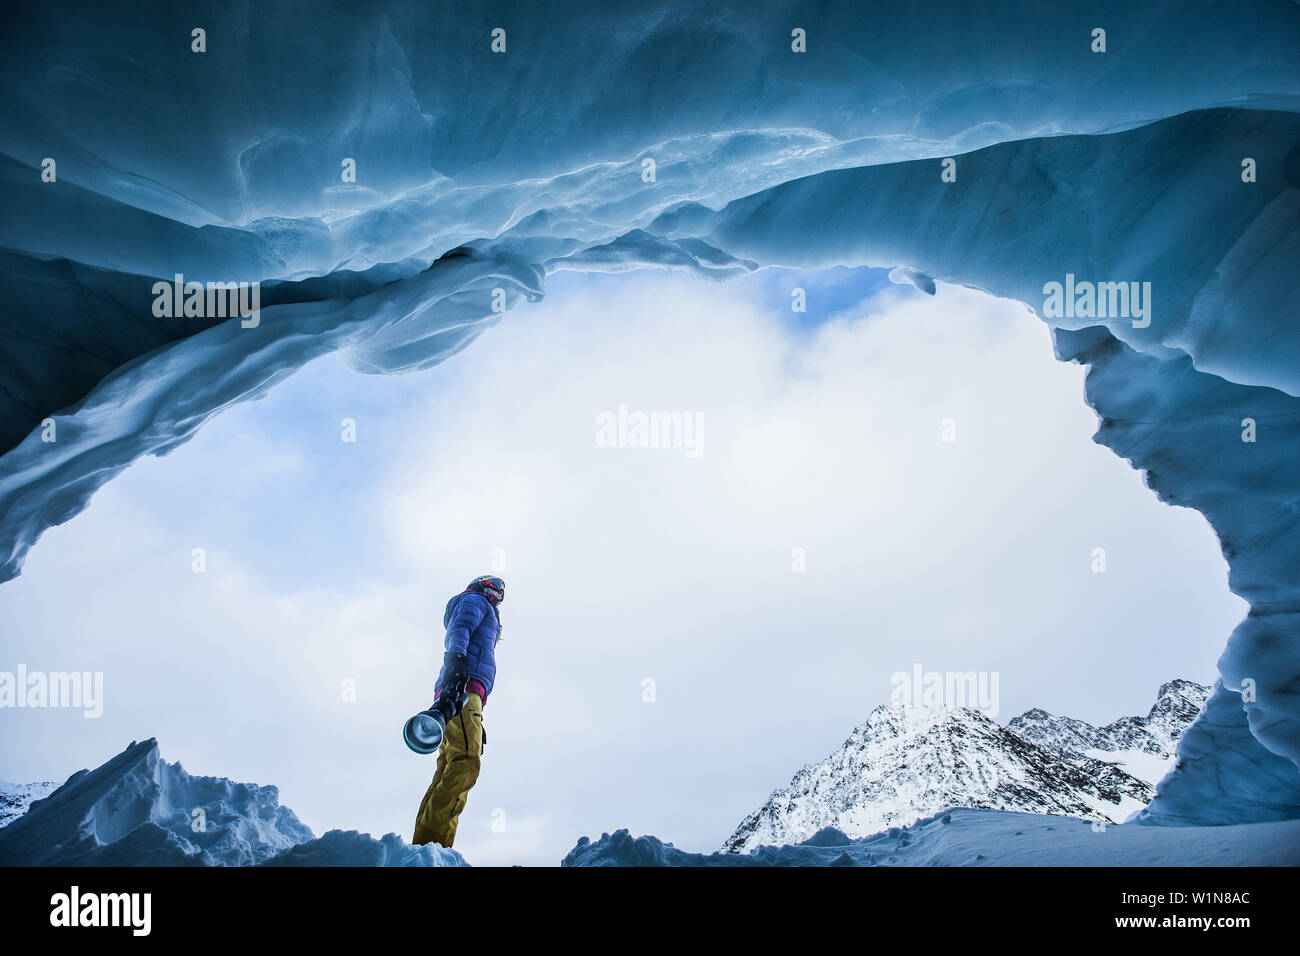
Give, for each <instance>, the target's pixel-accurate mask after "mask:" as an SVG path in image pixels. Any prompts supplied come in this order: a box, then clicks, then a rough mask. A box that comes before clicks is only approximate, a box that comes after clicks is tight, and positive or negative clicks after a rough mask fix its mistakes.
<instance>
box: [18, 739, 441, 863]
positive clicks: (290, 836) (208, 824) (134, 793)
mask: <svg viewBox="0 0 1300 956" xmlns="http://www.w3.org/2000/svg"><path fill="white" fill-rule="evenodd" d="M272 862H274V863H277V864H279V865H288V866H293V865H313V866H325V865H335V866H343V865H346V866H458V865H465V861H464V859H463V858H462V857H461V856H460V854H459V853H456V852H455V851H454V850H444V849H442V848H441V847H435V846H427V847H410V846H406V845H405V844H404V843H402V841H401V840H400V838H398V837H397V836H396V835H395V834H389V835H388V836H386V837H384V838H383V839H382V840H376V839H374V838H373V837H370V836H367V835H365V834H360V833H355V832H349V833H344V832H343V831H337V830H335V831H331V832H329V833H327V834H325V836H323V837H320V838H319V839H317V838H316V837H315V835H314V834H313V833H312V831H311V830H310V829H309V828H308V827H306V826H305V825H304V824H303V823H302V822H301V821H300V820H299V819H298V818H297V817H296V816H295V815H294V813H293V811H292V810H290V809H289V808H288V807H282V806H280V803H279V792H278V791H277V790H276V788H275V787H272V786H266V787H259V786H257V785H256V784H249V783H235V782H234V781H232V780H227V779H226V778H224V777H196V776H192V775H190V774H188V773H186V772H185V770H184V768H182V767H181V766H180V764H172V763H167V762H166V761H164V760H163V759H162V757H161V756H160V754H159V750H158V742H157V741H156V740H153V739H150V740H146V741H144V742H142V743H134V742H133V743H132V744H131V745H130V746H129V747H127V748H126V749H125V750H124V751H122V753H120V754H118V755H117V756H116V757H114V758H113V759H111V760H109V761H108V762H107V763H105V764H104V765H103V766H101V767H99V768H98V769H96V770H80V771H78V772H77V773H75V774H73V775H72V776H71V777H69V778H68V780H67V782H66V783H64V784H63V785H62V786H61V787H59V788H57V789H56V790H54V791H53V792H52V793H50V795H49V796H48V797H45V798H44V799H40V800H36V801H34V802H33V803H32V804H31V805H30V807H29V808H28V810H27V812H26V813H25V814H24V815H23V816H21V817H19V818H18V819H16V820H14V821H13V822H12V823H10V824H9V825H8V826H6V827H5V828H4V829H3V830H0V866H252V865H258V864H265V863H272Z"/></svg>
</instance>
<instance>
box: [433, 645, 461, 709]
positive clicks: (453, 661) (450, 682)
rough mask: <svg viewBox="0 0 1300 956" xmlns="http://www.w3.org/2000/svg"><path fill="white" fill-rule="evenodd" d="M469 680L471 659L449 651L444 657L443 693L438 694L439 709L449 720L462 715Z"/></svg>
mask: <svg viewBox="0 0 1300 956" xmlns="http://www.w3.org/2000/svg"><path fill="white" fill-rule="evenodd" d="M467 680H469V658H468V657H466V656H465V655H464V654H457V653H455V652H454V651H448V652H447V653H445V654H443V655H442V691H441V692H440V693H439V694H438V709H439V710H441V711H442V712H443V713H444V714H445V715H446V716H447V718H448V719H451V718H452V717H454V716H456V714H458V713H460V699H461V698H462V697H463V696H465V682H466V681H467Z"/></svg>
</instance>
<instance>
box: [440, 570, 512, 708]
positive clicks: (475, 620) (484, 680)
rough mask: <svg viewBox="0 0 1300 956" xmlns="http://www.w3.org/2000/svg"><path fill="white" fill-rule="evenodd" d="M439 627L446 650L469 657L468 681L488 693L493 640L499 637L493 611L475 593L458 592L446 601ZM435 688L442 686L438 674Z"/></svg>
mask: <svg viewBox="0 0 1300 956" xmlns="http://www.w3.org/2000/svg"><path fill="white" fill-rule="evenodd" d="M442 626H443V627H445V628H446V629H447V640H446V643H445V645H444V646H445V647H446V649H447V650H449V651H453V652H455V653H457V654H464V655H465V656H466V657H467V658H469V679H470V680H476V681H478V682H479V683H480V684H482V685H483V689H484V691H486V692H487V693H489V694H490V693H492V682H493V681H495V680H496V676H497V655H496V650H497V638H498V637H500V636H501V618H500V617H499V616H498V615H497V609H496V608H494V607H493V606H492V604H491V602H490V601H488V599H487V598H485V597H484V596H483V595H481V594H479V593H478V592H477V591H462V592H461V593H460V594H457V595H456V596H455V597H453V598H452V599H451V600H450V601H448V602H447V610H446V612H445V613H444V614H443V615H442ZM438 687H439V689H441V687H442V672H441V671H439V672H438Z"/></svg>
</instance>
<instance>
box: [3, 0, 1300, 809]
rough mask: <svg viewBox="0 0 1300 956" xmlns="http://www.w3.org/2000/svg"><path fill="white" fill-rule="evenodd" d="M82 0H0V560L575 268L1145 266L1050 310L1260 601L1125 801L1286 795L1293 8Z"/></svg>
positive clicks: (1294, 412)
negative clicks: (169, 306)
mask: <svg viewBox="0 0 1300 956" xmlns="http://www.w3.org/2000/svg"><path fill="white" fill-rule="evenodd" d="M79 6H80V7H81V9H80V10H79V11H78V13H77V15H76V16H73V15H71V13H70V12H69V11H65V12H64V13H63V15H61V16H60V17H53V16H39V15H35V14H30V15H27V16H26V17H25V18H24V17H23V16H22V15H20V14H16V13H6V17H7V18H8V19H7V22H6V29H5V32H4V40H3V49H4V53H5V55H4V56H3V57H0V82H3V85H4V88H5V93H6V96H7V99H8V101H9V103H10V104H11V108H10V109H8V110H6V111H5V112H4V113H3V114H0V144H3V146H2V149H0V181H2V182H3V184H4V190H5V198H6V201H5V203H4V205H3V208H0V265H2V266H3V268H2V269H0V282H2V283H3V290H2V291H3V297H4V303H5V307H4V309H3V310H2V314H0V362H3V368H4V379H3V389H0V411H2V412H3V414H2V415H0V449H3V450H4V454H3V457H2V458H0V516H2V517H0V579H3V578H8V577H12V576H14V575H16V574H17V573H18V572H19V570H20V567H21V563H22V559H23V556H24V554H25V553H26V551H27V550H28V548H30V546H31V545H32V543H33V542H34V541H35V540H36V538H37V537H38V536H39V535H40V534H41V532H42V531H43V530H44V529H45V528H47V527H49V526H51V525H53V524H57V523H59V522H62V521H65V520H68V519H69V518H70V517H72V516H73V515H74V514H76V513H77V512H78V511H79V510H81V509H82V508H83V507H84V506H85V503H86V502H87V500H88V499H89V497H90V495H91V494H93V492H94V491H95V489H96V488H98V487H99V486H100V485H102V484H103V483H104V482H105V481H107V480H108V479H109V478H111V477H112V476H113V475H114V474H115V473H117V472H118V471H120V470H121V469H122V468H124V467H125V466H126V465H127V464H129V463H130V462H131V461H132V460H134V459H135V458H137V457H139V456H140V455H143V454H147V453H152V454H162V453H165V452H166V451H167V450H169V449H170V448H172V447H174V446H175V445H176V444H178V443H180V442H183V441H185V440H186V439H187V438H188V437H189V436H190V435H192V434H193V432H194V430H195V429H196V428H198V427H199V426H200V425H201V424H202V423H203V422H204V421H205V420H206V419H207V418H208V417H210V416H211V415H213V414H215V413H216V412H217V411H219V410H220V409H221V408H223V407H225V406H227V405H229V404H231V403H232V402H237V401H241V400H244V399H247V398H249V397H252V396H255V395H257V394H259V393H261V392H262V391H264V390H265V389H267V388H270V387H271V386H273V385H274V384H275V383H276V382H277V381H278V380H280V379H282V378H283V377H285V376H287V375H289V374H292V372H293V371H294V370H295V369H297V368H299V367H301V365H302V364H304V363H305V362H306V361H308V360H310V359H312V358H314V357H316V356H318V355H321V354H325V353H328V352H337V353H338V354H339V355H340V357H341V358H342V359H343V360H344V361H345V362H347V363H348V364H349V365H351V366H352V367H353V368H356V369H358V370H359V371H365V372H376V373H378V372H395V371H403V370H407V369H413V368H419V367H424V366H428V365H431V364H435V363H437V362H440V361H442V360H444V359H445V358H447V357H448V356H449V355H451V354H453V353H455V352H456V351H458V350H459V349H461V348H464V347H465V346H466V345H468V344H469V343H470V342H471V341H472V339H473V338H474V337H475V336H476V335H477V334H478V333H479V332H480V331H481V330H482V328H484V326H485V324H487V323H489V322H491V321H493V320H494V319H495V318H496V317H497V314H496V313H494V312H493V311H492V305H491V304H492V302H493V301H494V300H496V301H501V300H504V302H505V303H506V304H507V305H509V304H510V303H512V302H514V301H517V300H518V299H519V298H520V297H522V296H526V297H536V296H540V295H541V294H542V293H543V289H544V284H545V277H546V275H547V274H548V273H550V272H553V271H555V270H557V269H588V270H596V269H624V268H630V267H634V266H637V265H645V264H657V265H664V266H676V267H682V268H688V269H692V270H696V271H698V272H701V273H705V274H710V275H714V276H717V277H719V278H725V277H727V276H729V275H734V274H737V273H740V272H744V271H748V270H752V269H754V268H757V267H759V266H761V265H773V264H779V265H803V266H829V265H833V264H848V265H858V264H866V265H878V266H903V267H905V269H906V270H907V274H909V275H912V276H913V277H915V278H916V279H917V280H918V281H919V282H921V283H922V284H924V283H925V282H927V281H929V280H930V279H934V278H938V279H942V280H945V281H949V282H956V283H963V284H967V285H971V286H976V287H979V288H983V289H986V290H988V291H990V292H993V293H995V294H998V295H1002V296H1007V297H1011V298H1016V299H1019V300H1021V301H1023V302H1025V303H1026V304H1028V305H1029V306H1030V307H1032V308H1034V309H1035V310H1037V311H1039V313H1040V314H1042V312H1043V287H1044V284H1045V283H1047V282H1051V281H1061V280H1063V279H1064V277H1065V276H1066V274H1072V275H1076V276H1079V277H1081V278H1086V279H1091V280H1093V281H1099V280H1114V281H1125V282H1127V281H1140V282H1150V283H1151V288H1152V296H1153V298H1152V306H1153V313H1152V320H1151V322H1150V324H1149V325H1145V326H1135V325H1134V323H1133V322H1132V321H1131V320H1130V319H1128V318H1126V317H1120V318H1107V319H1104V320H1103V319H1096V318H1080V319H1064V318H1057V317H1047V318H1048V320H1049V321H1050V322H1051V323H1052V324H1053V325H1054V326H1055V328H1056V333H1055V336H1056V348H1057V354H1058V356H1059V357H1060V358H1062V359H1069V360H1077V361H1082V362H1085V363H1087V364H1088V365H1089V366H1090V369H1091V371H1090V373H1089V377H1088V396H1087V397H1088V401H1089V403H1090V404H1091V405H1092V407H1093V408H1094V409H1095V410H1096V411H1097V413H1098V415H1099V418H1100V427H1099V430H1098V434H1097V440H1098V441H1101V442H1103V443H1105V444H1107V445H1108V446H1109V447H1111V448H1113V449H1114V450H1115V451H1116V453H1117V454H1119V455H1121V456H1123V457H1125V458H1126V459H1128V460H1129V461H1130V462H1131V463H1132V464H1133V465H1134V467H1136V468H1139V469H1142V470H1143V471H1144V472H1145V473H1146V475H1147V478H1148V483H1149V484H1150V485H1151V487H1152V488H1153V489H1154V490H1155V491H1156V492H1157V493H1158V494H1159V495H1160V496H1161V497H1162V498H1163V499H1165V500H1167V501H1170V502H1175V503H1178V504H1184V505H1188V506H1190V507H1194V508H1196V509H1197V510H1199V511H1201V512H1202V513H1203V514H1205V516H1206V517H1207V519H1208V520H1209V521H1210V523H1211V524H1212V526H1213V527H1214V528H1215V530H1216V532H1217V533H1218V535H1219V538H1220V540H1221V542H1222V544H1223V549H1224V554H1225V556H1226V557H1227V559H1228V561H1229V564H1230V567H1231V578H1230V585H1231V587H1232V589H1233V590H1234V591H1235V592H1236V593H1238V594H1240V595H1241V596H1243V597H1244V598H1246V599H1247V600H1248V601H1249V602H1250V604H1251V611H1250V614H1249V616H1248V617H1247V619H1246V620H1245V621H1243V622H1242V624H1241V625H1240V626H1239V627H1238V628H1237V629H1236V631H1235V632H1234V633H1233V635H1232V637H1231V638H1230V640H1229V643H1228V646H1227V648H1226V650H1225V651H1224V654H1223V656H1222V658H1221V659H1220V662H1219V663H1220V670H1221V673H1222V676H1223V681H1222V686H1221V687H1220V689H1219V690H1218V692H1217V693H1216V696H1215V697H1214V699H1213V701H1212V702H1211V705H1210V707H1209V708H1207V711H1206V712H1205V714H1204V715H1203V716H1202V718H1201V719H1200V721H1199V722H1198V723H1197V725H1196V726H1195V728H1194V730H1193V731H1192V732H1189V733H1188V735H1187V736H1186V738H1185V741H1184V744H1183V746H1182V748H1181V756H1182V762H1181V765H1180V768H1179V769H1178V770H1177V771H1175V773H1174V774H1172V775H1171V776H1170V777H1169V778H1168V779H1167V780H1166V781H1165V782H1164V784H1163V785H1162V786H1161V789H1160V793H1159V796H1158V797H1157V799H1156V800H1155V801H1154V802H1153V804H1152V806H1151V808H1150V811H1149V814H1148V819H1149V820H1150V821H1152V822H1166V823H1219V822H1229V821H1240V820H1261V819H1274V818H1278V817H1291V816H1300V773H1297V770H1296V767H1297V765H1300V643H1298V642H1300V593H1298V590H1300V535H1297V530H1298V528H1297V524H1298V523H1300V468H1297V467H1296V465H1297V463H1298V462H1300V405H1298V404H1297V403H1298V402H1300V398H1298V396H1300V324H1297V322H1296V320H1297V318H1300V314H1298V313H1300V310H1297V308H1296V306H1295V303H1294V300H1293V298H1292V290H1293V288H1294V283H1293V282H1291V281H1289V280H1290V279H1291V272H1292V271H1293V269H1294V265H1295V263H1296V262H1297V261H1300V117H1297V115H1296V114H1297V112H1298V111H1300V110H1298V106H1300V7H1298V6H1297V5H1295V4H1294V3H1289V2H1284V0H1276V2H1271V3H1270V2H1262V3H1259V4H1256V5H1254V6H1252V7H1251V8H1250V9H1249V12H1248V13H1243V12H1241V8H1240V7H1238V6H1237V5H1233V4H1227V3H1220V4H1209V5H1206V6H1205V7H1203V8H1201V9H1200V10H1199V11H1198V14H1197V16H1195V17H1191V16H1188V15H1187V13H1186V12H1185V10H1184V9H1183V8H1182V6H1181V5H1180V4H1177V3H1172V2H1170V3H1149V4H1142V5H1140V6H1134V5H1132V4H1120V3H1100V4H1094V5H1090V6H1089V7H1088V9H1086V10H1085V9H1059V10H1058V9H1053V8H1050V7H1048V8H1038V7H1034V6H1031V5H1026V4H1018V3H1017V4H988V5H981V6H980V8H979V9H971V10H966V11H962V12H955V11H954V10H953V9H951V8H950V5H949V4H943V3H923V4H911V5H904V6H903V7H902V8H900V7H898V6H895V7H891V8H888V9H883V10H873V11H871V13H870V14H866V13H864V12H863V8H862V7H861V6H860V5H857V4H850V3H846V4H830V5H819V6H818V7H817V8H816V9H815V10H811V9H809V8H807V7H806V6H805V5H803V4H799V3H793V2H789V3H784V4H775V5H764V6H765V9H764V10H763V11H762V12H755V11H753V10H750V9H748V6H749V5H743V4H731V5H728V4H718V3H688V4H682V3H675V4H672V5H665V6H663V7H655V6H647V5H645V4H630V3H629V4H620V3H615V4H603V3H602V4H592V5H591V6H590V9H586V10H582V9H579V8H578V7H577V6H571V7H566V8H565V9H564V10H563V11H562V12H560V13H557V12H554V11H551V10H547V9H545V8H544V7H542V6H541V5H535V4H528V3H513V4H512V3H505V4H500V5H494V6H492V7H490V8H482V9H478V8H473V9H470V8H466V7H465V6H464V5H463V4H446V5H439V4H428V3H423V2H420V3H417V2H401V0H395V2H391V3H383V4H376V5H372V6H365V7H361V8H359V9H358V8H356V7H355V6H354V5H351V4H344V3H337V4H334V5H329V4H319V5H316V6H315V7H313V14H312V15H311V16H310V17H308V16H306V15H303V14H300V13H297V12H295V10H296V9H297V8H294V9H293V10H291V9H290V8H289V7H288V6H285V7H284V8H283V9H281V8H279V7H278V6H272V5H269V4H254V3H235V4H229V5H223V6H222V7H220V8H213V9H211V10H208V11H205V12H203V13H202V14H200V15H198V16H197V17H196V15H194V14H191V13H184V14H182V13H180V12H178V11H175V10H173V9H171V8H170V7H169V6H168V5H166V4H162V3H154V4H141V5H137V6H135V7H133V8H132V9H131V10H129V11H119V10H116V9H114V10H109V9H106V8H103V7H102V6H100V5H96V4H90V3H84V4H80V5H79ZM951 6H952V7H955V6H957V5H955V4H954V5H951ZM196 19H198V20H202V21H203V22H202V23H198V22H191V21H193V20H196ZM195 26H202V27H203V28H204V29H205V30H206V34H207V50H206V52H203V53H198V52H194V51H193V50H192V48H191V43H190V31H191V29H192V28H193V27H195ZM497 27H501V28H502V29H505V30H506V35H507V49H506V51H505V52H504V53H493V52H491V49H490V47H489V37H490V32H491V30H493V29H494V28H497ZM796 27H798V28H802V29H804V30H805V31H806V33H807V37H808V49H807V52H805V53H797V52H795V51H794V50H792V49H791V46H790V35H791V30H792V29H793V28H796ZM1096 27H1102V28H1104V29H1105V30H1106V35H1107V49H1106V51H1105V52H1104V53H1103V52H1094V51H1093V49H1092V44H1091V36H1092V31H1093V29H1094V28H1096ZM945 157H952V158H954V159H955V160H956V170H957V179H956V181H955V182H944V181H943V180H942V179H941V177H940V168H941V164H940V161H941V160H942V159H943V158H945ZM47 160H53V161H54V166H50V164H49V163H48V162H47ZM347 160H352V161H354V163H355V167H356V170H357V181H356V182H355V183H352V182H346V181H344V179H343V178H342V177H341V176H340V167H341V165H343V164H345V163H346V161H347ZM1247 160H1249V161H1250V162H1249V163H1247ZM647 161H650V162H649V163H647ZM1243 164H1246V165H1249V166H1250V167H1251V168H1252V169H1253V170H1254V181H1250V182H1248V181H1245V180H1244V179H1243V175H1242V174H1243ZM46 171H48V172H49V173H54V176H53V181H46V179H48V178H49V176H48V175H47V176H43V175H42V173H43V172H46ZM176 273H181V274H183V275H184V276H185V278H186V279H189V280H197V281H223V282H224V281H237V280H247V281H253V280H256V281H260V282H261V283H263V299H262V305H263V309H262V313H261V316H260V324H259V325H258V326H257V327H256V328H243V327H241V325H240V324H239V323H238V322H237V321H221V320H215V319H204V318H201V317H193V318H189V319H176V320H166V321H162V320H159V319H156V318H154V316H153V314H152V312H151V309H150V303H151V300H152V294H151V288H152V285H153V283H154V282H155V281H156V280H157V279H158V278H160V277H162V278H170V277H171V276H173V275H174V274H176ZM47 418H49V419H52V421H53V423H54V426H55V429H56V433H57V440H56V441H54V442H49V441H43V440H42V439H43V437H46V436H45V435H44V434H43V433H45V432H47V431H48V429H47V428H44V427H42V423H43V421H44V420H45V419H47ZM1246 419H1250V420H1251V421H1253V422H1254V423H1255V428H1256V432H1257V434H1256V441H1254V442H1251V443H1246V442H1243V441H1242V430H1243V422H1244V420H1246ZM1245 681H1251V682H1253V685H1252V686H1253V698H1254V699H1248V700H1244V699H1243V697H1242V696H1241V695H1240V693H1239V691H1240V689H1241V688H1242V687H1243V682H1245Z"/></svg>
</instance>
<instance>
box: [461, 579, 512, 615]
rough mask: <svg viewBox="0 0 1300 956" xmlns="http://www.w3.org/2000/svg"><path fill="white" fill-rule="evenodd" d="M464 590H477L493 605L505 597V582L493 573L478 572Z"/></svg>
mask: <svg viewBox="0 0 1300 956" xmlns="http://www.w3.org/2000/svg"><path fill="white" fill-rule="evenodd" d="M466 590H469V591H477V592H478V593H479V594H481V595H483V596H484V597H485V598H487V599H488V600H489V601H490V602H491V603H492V606H493V607H496V606H497V605H498V604H500V603H501V602H502V601H504V600H505V599H506V582H505V581H503V580H501V579H500V578H499V577H497V576H496V575H495V574H480V575H479V576H478V577H476V578H475V579H474V580H473V581H471V582H469V587H468V588H467V589H466Z"/></svg>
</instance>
